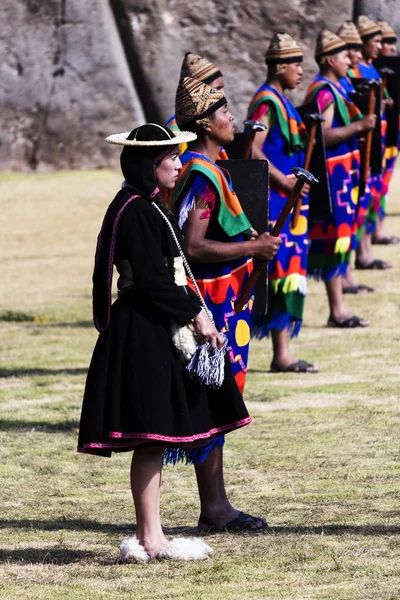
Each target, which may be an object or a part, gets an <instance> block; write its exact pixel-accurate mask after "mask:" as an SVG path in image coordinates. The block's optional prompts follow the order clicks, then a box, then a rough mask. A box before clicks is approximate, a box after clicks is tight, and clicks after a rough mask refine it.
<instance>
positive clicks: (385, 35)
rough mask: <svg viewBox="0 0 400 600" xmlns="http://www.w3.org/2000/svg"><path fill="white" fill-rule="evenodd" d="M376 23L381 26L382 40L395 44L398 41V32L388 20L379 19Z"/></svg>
mask: <svg viewBox="0 0 400 600" xmlns="http://www.w3.org/2000/svg"><path fill="white" fill-rule="evenodd" d="M376 24H377V25H378V27H380V28H381V31H382V42H386V43H387V44H395V43H396V42H397V35H396V32H395V30H394V29H393V28H392V27H391V26H390V25H389V23H388V22H387V21H377V22H376Z"/></svg>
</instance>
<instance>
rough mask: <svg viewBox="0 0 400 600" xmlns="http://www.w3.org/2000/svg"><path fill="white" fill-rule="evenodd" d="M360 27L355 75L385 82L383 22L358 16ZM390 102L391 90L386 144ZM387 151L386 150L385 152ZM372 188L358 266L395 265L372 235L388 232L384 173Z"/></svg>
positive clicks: (373, 178)
mask: <svg viewBox="0 0 400 600" xmlns="http://www.w3.org/2000/svg"><path fill="white" fill-rule="evenodd" d="M357 29H358V32H359V34H360V37H361V40H362V58H361V60H360V62H359V63H358V66H357V68H355V69H352V74H353V76H354V77H363V78H366V79H375V80H376V81H378V82H379V83H382V81H381V76H380V74H379V72H378V71H377V70H376V68H375V67H374V65H373V64H372V61H373V60H374V59H376V58H378V56H379V54H380V52H381V49H382V30H381V29H380V27H379V25H377V23H375V22H374V21H372V20H371V19H370V18H369V17H367V16H365V15H361V16H359V17H358V19H357ZM387 101H389V102H390V99H389V96H388V94H387V92H386V93H385V97H384V100H383V102H382V106H383V110H382V114H381V134H382V144H383V146H384V145H385V138H386V127H387V121H386V117H385V105H386V102H387ZM382 154H383V152H382ZM369 188H370V193H371V199H370V204H369V209H368V213H367V216H366V219H365V230H364V232H363V236H362V243H361V244H360V252H359V254H358V256H357V260H356V268H357V269H389V268H391V267H392V266H393V265H392V264H391V263H389V262H386V261H384V260H381V259H378V258H374V256H373V253H372V245H371V244H372V236H373V235H377V236H378V237H380V236H381V235H385V233H384V231H383V222H382V223H381V217H382V216H383V215H382V211H381V195H382V175H381V174H374V175H371V177H370V179H369Z"/></svg>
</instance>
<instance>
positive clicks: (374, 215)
mask: <svg viewBox="0 0 400 600" xmlns="http://www.w3.org/2000/svg"><path fill="white" fill-rule="evenodd" d="M349 74H350V76H351V77H362V78H364V79H375V80H377V81H380V82H381V76H380V73H379V71H377V69H376V68H375V67H374V65H373V64H372V63H371V62H369V63H368V64H367V65H365V64H364V63H358V66H357V67H356V68H355V69H351V71H350V72H349ZM384 97H385V98H388V97H389V96H388V94H387V90H384ZM386 128H387V120H386V116H385V111H382V114H381V135H382V156H383V162H382V174H380V175H378V174H374V175H371V177H370V178H369V180H368V184H369V188H370V203H369V209H368V213H367V216H366V219H365V227H366V231H367V233H374V231H375V228H376V222H377V220H378V219H379V220H381V219H383V217H384V216H385V203H386V194H387V189H388V184H389V181H390V177H391V173H390V172H389V173H386V174H385V169H386V166H387V167H388V169H389V171H390V169H392V170H393V168H394V162H395V160H396V159H394V161H393V162H392V161H391V160H390V159H391V157H392V155H393V154H394V153H395V154H396V155H397V148H396V149H395V150H392V149H389V152H388V154H387V157H388V160H389V162H388V164H387V165H386V160H385V159H386V153H385V140H386ZM384 182H385V183H384ZM386 184H387V185H386Z"/></svg>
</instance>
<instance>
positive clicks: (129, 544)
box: [119, 536, 212, 562]
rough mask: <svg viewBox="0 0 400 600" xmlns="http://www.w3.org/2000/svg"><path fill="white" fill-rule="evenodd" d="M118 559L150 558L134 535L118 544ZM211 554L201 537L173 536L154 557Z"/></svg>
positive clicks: (200, 557) (190, 557)
mask: <svg viewBox="0 0 400 600" xmlns="http://www.w3.org/2000/svg"><path fill="white" fill-rule="evenodd" d="M119 549H120V560H121V561H122V562H127V561H133V562H147V561H148V560H150V558H152V557H151V556H150V555H149V554H147V552H146V550H145V549H144V548H143V546H141V545H140V544H139V540H138V539H137V537H136V536H132V537H129V538H126V539H124V540H123V542H122V543H121V545H120V548H119ZM211 554H212V549H211V548H210V546H209V545H208V544H206V543H205V542H204V541H203V540H202V539H201V538H174V539H173V540H171V541H170V542H169V544H168V546H167V547H166V548H164V550H161V552H160V553H159V554H157V556H155V557H154V558H169V559H171V560H205V559H206V558H208V557H209V556H210V555H211Z"/></svg>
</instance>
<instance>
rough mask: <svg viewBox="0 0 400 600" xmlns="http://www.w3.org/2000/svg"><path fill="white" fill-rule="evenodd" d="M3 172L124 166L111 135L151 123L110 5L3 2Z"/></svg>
mask: <svg viewBox="0 0 400 600" xmlns="http://www.w3.org/2000/svg"><path fill="white" fill-rule="evenodd" d="M0 23H1V34H0V59H1V60H0V168H1V169H2V170H35V169H39V170H48V169H52V168H68V169H74V168H81V167H85V168H87V167H98V166H104V165H107V164H114V163H115V162H116V159H117V157H116V153H115V151H113V148H112V147H110V146H109V145H108V144H105V143H104V142H103V138H104V135H105V133H106V132H107V133H108V132H110V131H118V130H121V129H122V131H123V130H124V129H125V128H128V129H129V128H130V127H131V125H132V124H133V123H136V122H138V121H142V120H143V119H144V115H143V111H142V109H141V105H140V103H139V102H138V99H137V95H136V93H135V89H134V87H133V85H132V79H131V76H130V73H129V69H128V67H127V63H126V59H125V53H124V51H123V48H122V45H121V41H120V38H119V34H118V31H117V28H116V26H115V21H114V18H113V15H112V11H111V9H110V7H109V5H108V3H107V2H105V1H104V0H2V2H1V9H0Z"/></svg>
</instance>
